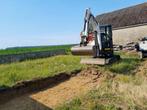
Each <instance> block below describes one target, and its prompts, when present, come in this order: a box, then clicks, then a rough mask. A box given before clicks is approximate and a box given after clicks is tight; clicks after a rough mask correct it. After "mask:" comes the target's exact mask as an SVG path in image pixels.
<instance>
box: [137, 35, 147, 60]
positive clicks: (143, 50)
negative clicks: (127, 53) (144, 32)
mask: <svg viewBox="0 0 147 110" xmlns="http://www.w3.org/2000/svg"><path fill="white" fill-rule="evenodd" d="M136 49H137V51H139V53H140V58H141V59H142V58H144V57H146V56H147V37H144V38H142V39H141V40H140V42H139V43H137V44H136Z"/></svg>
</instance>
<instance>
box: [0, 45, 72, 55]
mask: <svg viewBox="0 0 147 110" xmlns="http://www.w3.org/2000/svg"><path fill="white" fill-rule="evenodd" d="M72 46H73V45H57V46H36V47H16V48H8V49H1V50H0V55H7V54H19V53H28V52H39V51H48V50H57V49H65V50H66V51H67V52H68V51H69V50H70V48H71V47H72Z"/></svg>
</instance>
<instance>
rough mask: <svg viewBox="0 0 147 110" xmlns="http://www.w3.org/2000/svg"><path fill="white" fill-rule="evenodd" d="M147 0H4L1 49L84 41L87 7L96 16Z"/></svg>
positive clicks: (1, 2) (0, 5)
mask: <svg viewBox="0 0 147 110" xmlns="http://www.w3.org/2000/svg"><path fill="white" fill-rule="evenodd" d="M144 2H147V0H0V48H1V49H3V48H7V47H16V46H40V45H60V44H75V43H79V42H80V32H81V31H82V28H83V21H84V14H85V9H86V8H91V11H92V13H93V14H94V15H95V16H96V15H99V14H102V13H106V12H111V11H114V10H117V9H121V8H125V7H128V6H132V5H136V4H140V3H144Z"/></svg>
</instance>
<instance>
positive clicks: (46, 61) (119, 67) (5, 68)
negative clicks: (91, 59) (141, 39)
mask: <svg viewBox="0 0 147 110" xmlns="http://www.w3.org/2000/svg"><path fill="white" fill-rule="evenodd" d="M119 54H121V56H122V57H123V59H122V60H120V61H119V62H117V63H114V64H113V65H108V66H104V67H99V66H98V67H99V68H101V69H103V70H108V71H111V72H113V73H115V74H123V73H126V74H127V73H128V72H131V70H132V69H134V68H135V67H136V66H137V64H138V63H139V60H138V58H137V56H136V55H131V57H130V55H129V54H125V53H119ZM84 66H85V65H81V64H80V57H79V56H72V55H61V56H55V57H49V58H43V59H36V60H28V61H24V62H17V63H11V64H1V65H0V86H1V87H7V86H12V85H14V84H16V83H17V82H18V81H24V80H31V79H33V78H38V77H47V76H53V75H55V74H57V73H61V72H69V71H73V70H76V69H81V68H82V67H84Z"/></svg>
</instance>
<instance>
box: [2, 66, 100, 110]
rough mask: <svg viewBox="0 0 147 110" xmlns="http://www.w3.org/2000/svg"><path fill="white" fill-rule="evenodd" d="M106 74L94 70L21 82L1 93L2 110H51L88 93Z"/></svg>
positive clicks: (87, 69) (88, 69)
mask: <svg viewBox="0 0 147 110" xmlns="http://www.w3.org/2000/svg"><path fill="white" fill-rule="evenodd" d="M102 76H103V74H102V73H101V72H100V71H98V70H97V69H95V68H91V67H89V68H86V69H83V70H77V71H73V72H71V73H70V74H69V73H61V74H58V75H55V76H54V77H48V78H40V79H34V80H31V81H25V82H20V83H18V84H16V85H15V86H13V87H11V88H7V89H3V90H1V91H0V110H50V109H54V108H55V107H56V106H58V105H60V104H62V103H64V102H65V101H70V100H72V98H74V97H76V96H78V95H81V94H84V93H87V92H88V91H89V90H91V89H92V88H93V87H96V86H98V85H99V83H100V81H101V80H100V79H101V77H102Z"/></svg>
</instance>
